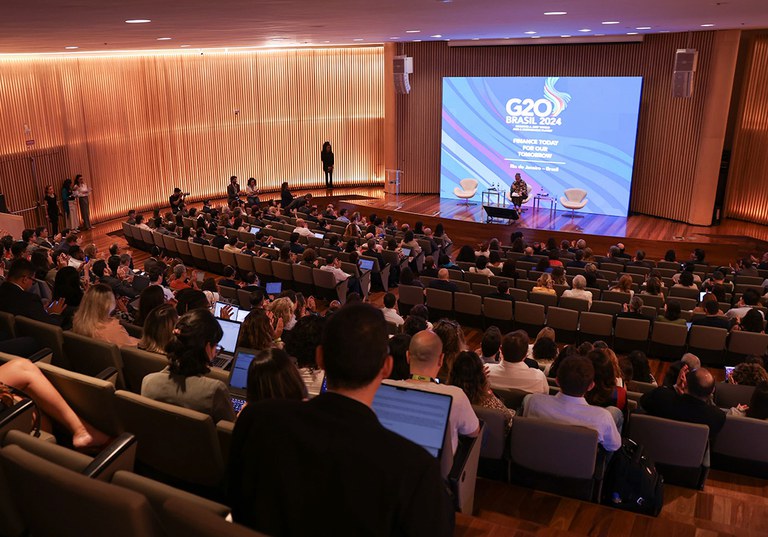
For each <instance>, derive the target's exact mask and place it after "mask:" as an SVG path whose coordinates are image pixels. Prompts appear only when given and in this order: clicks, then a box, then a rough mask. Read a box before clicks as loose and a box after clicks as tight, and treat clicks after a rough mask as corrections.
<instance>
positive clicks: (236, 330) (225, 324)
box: [216, 319, 240, 354]
mask: <svg viewBox="0 0 768 537" xmlns="http://www.w3.org/2000/svg"><path fill="white" fill-rule="evenodd" d="M216 320H217V321H219V326H220V327H221V330H222V331H223V332H224V335H223V336H222V337H221V341H219V345H221V348H222V349H224V352H226V353H227V354H234V352H235V348H236V347H237V337H238V336H239V335H240V323H238V322H237V321H227V320H226V319H216Z"/></svg>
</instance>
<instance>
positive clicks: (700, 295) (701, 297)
mask: <svg viewBox="0 0 768 537" xmlns="http://www.w3.org/2000/svg"><path fill="white" fill-rule="evenodd" d="M706 294H707V292H706V291H702V292H701V293H699V302H701V301H702V300H704V295H706Z"/></svg>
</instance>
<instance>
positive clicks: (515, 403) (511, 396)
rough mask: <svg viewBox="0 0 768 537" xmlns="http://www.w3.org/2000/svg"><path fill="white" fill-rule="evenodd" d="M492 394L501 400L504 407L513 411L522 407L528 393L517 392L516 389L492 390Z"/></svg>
mask: <svg viewBox="0 0 768 537" xmlns="http://www.w3.org/2000/svg"><path fill="white" fill-rule="evenodd" d="M493 393H494V395H496V397H498V398H499V399H501V402H502V403H504V406H505V407H507V408H511V409H513V410H515V411H517V410H519V409H520V407H522V406H523V399H525V396H526V395H528V392H526V391H523V390H518V389H517V388H493Z"/></svg>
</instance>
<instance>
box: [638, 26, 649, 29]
mask: <svg viewBox="0 0 768 537" xmlns="http://www.w3.org/2000/svg"><path fill="white" fill-rule="evenodd" d="M650 29H651V27H650V26H638V27H637V28H635V30H650Z"/></svg>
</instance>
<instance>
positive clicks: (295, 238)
mask: <svg viewBox="0 0 768 537" xmlns="http://www.w3.org/2000/svg"><path fill="white" fill-rule="evenodd" d="M289 245H290V248H291V253H292V254H296V255H301V254H303V253H304V247H303V246H302V245H301V244H299V234H298V233H296V232H295V231H294V232H293V233H291V238H290V240H289Z"/></svg>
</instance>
